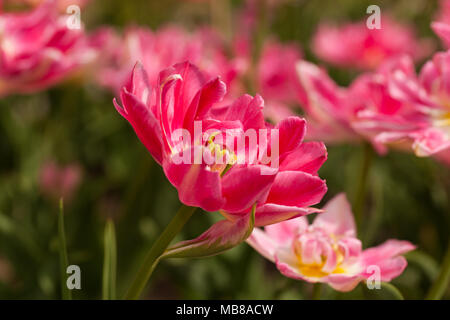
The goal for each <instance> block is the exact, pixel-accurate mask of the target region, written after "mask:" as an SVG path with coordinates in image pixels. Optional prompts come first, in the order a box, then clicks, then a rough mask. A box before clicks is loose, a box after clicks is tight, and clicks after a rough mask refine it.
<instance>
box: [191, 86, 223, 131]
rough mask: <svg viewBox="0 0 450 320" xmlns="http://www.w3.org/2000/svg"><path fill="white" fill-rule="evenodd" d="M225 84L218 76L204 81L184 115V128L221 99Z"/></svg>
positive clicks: (203, 114) (202, 115) (201, 116)
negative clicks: (206, 81)
mask: <svg viewBox="0 0 450 320" xmlns="http://www.w3.org/2000/svg"><path fill="white" fill-rule="evenodd" d="M226 90H227V89H226V85H225V83H224V82H222V81H220V79H219V78H216V79H214V80H211V81H210V82H208V83H206V84H205V85H204V86H203V87H202V88H201V89H200V90H199V91H198V92H197V94H196V95H195V97H194V99H193V100H192V102H191V105H190V106H189V108H188V110H187V112H186V115H185V117H184V128H190V127H192V126H193V122H194V120H196V119H197V118H203V117H204V116H205V115H206V113H207V112H208V111H209V110H210V109H211V107H212V106H213V105H214V104H215V103H217V102H220V101H222V99H223V97H224V95H225V93H226Z"/></svg>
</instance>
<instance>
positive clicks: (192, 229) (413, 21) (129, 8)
mask: <svg viewBox="0 0 450 320" xmlns="http://www.w3.org/2000/svg"><path fill="white" fill-rule="evenodd" d="M212 2H213V1H212ZM217 2H218V1H217ZM257 2H258V1H257ZM269 2H279V3H277V4H276V5H272V4H270V3H269ZM269 2H267V3H266V2H264V6H263V5H262V4H261V7H264V8H265V9H264V10H260V11H261V12H260V15H259V18H258V19H259V20H258V21H259V22H258V23H260V28H261V29H263V30H264V32H261V34H260V37H262V39H263V40H264V39H265V38H266V37H267V38H268V37H271V38H276V39H277V40H278V41H280V42H281V43H285V42H294V43H296V44H298V46H299V47H300V48H301V50H302V52H303V57H304V58H305V59H306V60H309V61H312V62H315V63H318V64H320V65H323V66H326V67H327V69H328V70H329V72H330V75H331V76H332V78H333V79H334V80H335V81H336V82H337V83H338V84H341V85H347V84H348V83H349V82H350V81H351V79H353V78H354V77H355V75H356V74H358V71H356V70H352V69H348V68H339V67H336V66H333V65H331V64H330V65H329V64H327V63H326V62H324V61H321V60H320V59H318V58H317V56H316V55H315V54H314V53H313V50H312V48H311V40H312V37H313V35H314V33H315V31H316V30H317V27H318V25H319V24H320V23H321V22H323V21H327V22H335V23H345V22H350V21H359V20H362V19H366V18H367V16H368V15H367V14H366V8H367V7H368V6H369V5H372V4H377V5H379V6H380V8H381V10H382V13H383V14H384V13H389V14H390V15H391V16H392V17H393V18H395V19H396V20H397V21H400V22H402V23H406V24H410V25H411V26H412V28H414V29H415V32H416V35H417V37H418V38H424V39H428V40H429V41H430V42H432V43H433V45H434V46H435V48H437V49H438V48H439V46H440V44H439V41H438V40H437V38H436V37H435V36H434V34H433V32H432V30H431V29H430V23H431V21H433V19H434V16H435V14H436V11H437V9H438V2H437V1H430V0H398V1H375V0H369V1H364V0H353V1H351V0H339V1H335V0H321V1H317V0H316V1H313V0H304V1H300V0H299V1H294V0H292V1H288V0H286V1H269ZM261 3H263V1H261ZM245 5H246V4H245V1H238V0H236V1H229V5H228V6H227V7H226V8H227V10H229V11H228V12H226V11H225V12H224V11H221V10H223V7H222V9H220V5H219V8H217V4H216V8H214V5H212V4H211V3H210V2H209V1H175V0H165V1H158V0H133V1H120V0H108V1H100V0H92V1H89V2H88V3H87V4H86V5H85V6H84V7H82V9H81V20H82V22H83V23H84V24H85V27H86V30H87V31H92V30H95V29H97V28H99V27H102V26H105V25H108V26H112V27H113V28H114V29H116V30H117V32H121V30H123V29H124V28H126V27H128V26H130V25H136V26H144V27H147V28H151V29H153V30H158V28H161V27H162V26H165V25H167V24H170V25H177V26H181V27H182V28H185V29H187V30H195V29H196V28H197V27H199V26H205V25H210V26H213V27H214V28H216V29H218V30H219V31H220V32H223V33H228V36H231V37H232V35H233V34H239V33H240V32H244V31H245V30H242V29H241V28H244V26H243V25H242V24H240V23H239V22H238V19H239V17H240V13H241V12H243V10H244V9H245ZM12 7H13V9H14V10H15V9H17V10H22V8H23V7H21V6H12ZM224 15H226V16H225V17H224ZM260 40H261V39H260ZM420 66H421V61H419V62H418V63H417V68H419V67H420ZM91 78H92V77H91ZM251 88H252V86H249V89H248V90H249V93H251V94H254V93H256V92H252V91H251V90H252V89H251ZM114 96H117V94H115V93H113V92H111V90H108V89H105V88H104V87H102V86H99V85H97V84H96V83H95V82H94V81H81V80H80V79H78V78H77V79H71V80H70V81H65V82H63V83H59V84H58V85H56V86H53V87H52V88H50V89H47V90H44V91H40V92H36V93H33V94H12V95H8V96H6V97H2V98H0V154H1V157H0V298H1V299H59V298H61V292H60V291H61V290H60V274H59V270H60V269H59V268H60V267H59V251H58V211H59V208H58V200H59V198H60V197H64V206H65V230H66V237H67V250H68V259H69V263H70V264H76V265H79V266H80V268H81V273H82V281H81V287H82V289H81V290H73V291H72V293H73V296H74V298H75V299H97V298H101V294H102V293H101V292H102V274H103V255H104V253H103V242H104V230H105V224H106V221H107V219H112V221H114V224H115V228H116V236H117V257H118V266H117V296H118V297H120V296H122V295H123V293H124V292H125V290H126V288H127V286H128V285H129V284H130V282H131V280H132V278H133V276H134V274H135V273H134V271H136V270H137V268H138V267H139V266H140V264H141V262H142V259H143V257H144V256H145V254H146V252H147V251H148V249H149V248H150V246H151V244H152V242H153V241H154V240H155V239H156V237H157V236H158V235H159V233H160V232H161V231H162V229H163V227H164V226H165V225H166V224H167V223H168V222H169V221H170V219H171V218H172V217H173V215H174V214H175V212H176V210H177V209H178V208H179V206H180V202H179V200H178V197H177V193H176V190H175V189H174V188H173V187H172V186H171V185H170V183H169V182H168V181H167V179H166V178H165V176H164V174H163V172H162V169H161V168H160V166H159V165H157V164H156V163H155V162H154V160H153V159H152V157H151V156H150V155H149V153H148V152H147V150H146V149H145V147H144V146H143V145H142V144H141V143H140V142H139V140H138V139H137V138H136V135H135V133H134V131H133V130H132V128H131V126H130V125H129V124H128V122H127V121H125V120H124V119H123V118H122V117H121V116H120V115H119V114H118V113H117V111H116V110H115V109H114V106H113V104H112V99H113V97H114ZM328 152H329V158H328V161H327V162H326V163H325V164H324V166H323V167H322V169H321V170H320V176H321V177H322V178H324V179H326V180H327V185H328V188H329V191H328V193H327V195H326V196H325V197H324V199H323V201H322V203H321V204H319V205H318V207H321V206H322V205H323V203H325V202H326V201H327V200H329V199H330V198H331V197H332V196H334V195H336V194H337V193H339V192H343V191H344V192H347V194H348V195H349V198H351V199H352V198H353V196H354V194H355V192H356V191H357V190H355V189H356V186H357V183H356V181H357V180H358V172H359V171H360V170H359V168H360V165H361V159H362V156H363V153H364V148H363V146H361V145H358V144H355V145H339V146H328ZM367 190H368V191H367V192H368V196H367V206H366V207H365V208H364V213H363V222H362V227H361V229H360V230H359V231H360V234H361V238H362V241H363V245H364V247H370V246H373V245H377V244H379V243H381V242H383V241H385V240H386V239H389V238H396V239H404V240H409V241H411V242H412V243H414V244H416V245H417V246H418V249H417V250H416V251H415V252H412V253H410V254H408V255H407V258H408V261H409V266H408V268H407V269H406V270H405V272H404V273H403V274H402V275H401V276H400V277H398V278H397V279H395V280H394V281H393V284H394V285H396V286H397V287H398V288H399V289H400V290H401V291H402V293H403V294H404V296H405V298H409V299H422V298H423V297H424V295H425V293H426V291H427V290H428V289H429V287H430V285H431V283H432V280H433V279H435V277H436V275H437V273H438V267H439V264H440V263H441V261H442V258H443V255H444V252H445V250H446V246H447V242H448V238H449V230H450V204H449V195H450V172H449V169H448V167H445V166H444V165H442V164H440V163H438V162H436V161H435V160H434V159H431V158H417V157H416V156H414V155H413V154H409V153H403V152H397V151H391V152H389V153H388V154H387V155H386V156H375V157H374V158H373V163H372V167H371V170H370V172H369V178H368V188H367ZM219 218H220V215H219V214H217V213H206V212H201V211H200V210H198V211H197V212H196V213H195V215H194V217H193V218H192V219H191V220H190V221H189V223H188V224H187V225H186V227H185V228H184V230H183V232H182V234H181V235H180V236H179V239H177V240H182V239H191V238H194V237H196V236H197V235H199V234H200V233H201V232H203V231H204V230H206V229H207V228H208V227H209V226H210V225H211V223H212V222H213V221H217V220H218V219H219ZM311 291H312V285H311V284H308V283H305V282H301V281H295V280H292V279H288V278H286V277H284V276H282V275H281V274H280V273H279V272H278V271H277V270H276V268H275V266H274V265H273V264H272V263H270V262H268V261H266V260H265V259H264V258H263V257H261V256H260V255H259V254H258V253H256V252H255V251H254V250H253V249H251V248H250V247H249V246H248V245H247V244H245V243H243V244H241V245H239V246H238V247H236V248H234V249H232V250H230V251H228V252H226V253H224V254H221V255H219V256H215V257H211V258H204V259H201V260H195V259H194V260H189V259H183V260H181V259H180V260H177V259H171V260H166V261H163V262H162V263H161V264H160V266H159V267H158V268H157V270H156V272H155V274H154V276H153V278H152V280H151V283H150V285H149V286H148V289H147V290H146V293H145V298H149V299H305V298H310V295H311ZM375 291H376V290H372V291H370V292H369V291H367V290H365V289H364V288H363V286H362V285H359V286H358V287H357V288H356V289H355V290H354V291H352V292H349V293H337V292H334V291H332V290H331V289H329V288H328V287H327V288H324V292H323V298H330V299H366V298H367V299H378V298H385V296H384V294H385V293H383V292H375ZM444 298H447V299H448V298H450V292H449V291H447V292H446V294H445V296H444Z"/></svg>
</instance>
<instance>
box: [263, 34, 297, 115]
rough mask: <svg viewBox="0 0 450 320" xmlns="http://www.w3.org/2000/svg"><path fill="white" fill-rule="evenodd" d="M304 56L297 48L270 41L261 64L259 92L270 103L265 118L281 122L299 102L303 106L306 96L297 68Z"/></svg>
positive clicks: (291, 113)
mask: <svg viewBox="0 0 450 320" xmlns="http://www.w3.org/2000/svg"><path fill="white" fill-rule="evenodd" d="M301 57H302V53H301V51H300V49H299V48H298V47H297V46H296V45H295V44H281V43H279V42H277V41H275V40H270V41H267V42H266V43H265V44H264V47H263V49H262V52H261V57H260V60H259V62H258V67H257V68H258V70H257V83H258V90H259V92H261V94H262V96H263V97H264V98H265V100H266V102H267V106H268V108H267V110H265V113H266V116H268V117H269V118H271V119H272V120H274V121H275V122H277V123H278V122H279V121H281V120H282V119H284V118H286V115H293V114H294V113H293V112H292V111H291V112H289V110H290V109H291V108H290V107H291V106H292V105H293V104H295V103H296V102H297V101H301V102H303V103H304V101H305V92H304V91H303V88H302V86H301V85H300V81H299V79H298V77H297V73H296V72H295V65H296V63H297V62H298V61H300V59H301Z"/></svg>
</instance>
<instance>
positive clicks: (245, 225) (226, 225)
mask: <svg viewBox="0 0 450 320" xmlns="http://www.w3.org/2000/svg"><path fill="white" fill-rule="evenodd" d="M254 223H255V207H253V209H252V210H251V212H249V213H248V214H247V215H245V216H244V217H242V218H241V219H239V220H236V221H229V220H221V221H219V222H217V223H215V224H214V225H213V226H212V227H211V228H209V229H208V230H207V231H206V232H204V233H203V234H201V235H200V236H199V237H198V238H196V239H193V240H187V241H182V242H180V243H178V244H175V245H174V246H172V247H170V248H169V249H167V251H166V252H165V253H164V254H163V258H200V257H209V256H213V255H216V254H219V253H222V252H224V251H226V250H228V249H231V248H233V247H235V246H237V245H238V244H240V243H242V242H243V241H245V240H246V239H247V238H248V237H249V236H250V235H251V233H252V231H253V227H254Z"/></svg>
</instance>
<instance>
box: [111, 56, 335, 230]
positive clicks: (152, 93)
mask: <svg viewBox="0 0 450 320" xmlns="http://www.w3.org/2000/svg"><path fill="white" fill-rule="evenodd" d="M157 83H158V84H157V86H156V87H155V88H153V90H152V88H151V87H150V84H149V81H148V79H147V73H146V71H145V70H144V68H143V66H142V65H141V64H137V66H136V67H135V69H134V72H133V75H132V78H131V81H130V83H129V84H128V85H127V86H126V87H124V88H123V89H122V91H121V100H122V104H123V107H121V106H119V105H118V104H117V103H116V102H115V105H116V108H117V110H118V111H119V113H120V114H121V115H122V116H123V117H125V118H126V119H127V120H128V121H129V122H130V124H131V125H132V126H133V128H134V129H135V131H136V133H137V135H138V137H139V138H140V139H141V141H142V142H143V143H144V145H145V146H146V147H147V149H148V150H149V151H150V153H151V154H152V156H153V158H154V159H155V160H156V161H157V162H158V163H159V164H161V165H162V166H163V169H164V172H165V174H166V176H167V178H168V179H169V181H170V182H171V183H172V184H173V185H174V186H175V187H176V188H177V189H178V194H179V198H180V200H181V201H182V202H183V203H185V204H187V205H190V206H197V207H201V208H203V209H204V210H206V211H216V210H219V209H221V210H223V212H224V215H225V216H227V217H229V218H230V220H233V218H234V217H237V216H241V215H244V214H247V213H248V212H249V211H250V208H251V207H252V206H253V205H254V204H255V203H259V204H261V206H262V207H264V206H263V205H262V204H263V203H270V204H273V206H275V207H276V208H274V209H271V210H269V208H266V207H264V208H261V210H265V212H264V213H262V214H261V217H264V218H263V220H264V221H268V222H269V223H270V221H276V220H278V219H279V218H277V217H276V216H275V215H276V214H275V213H276V212H282V214H283V216H287V215H289V216H293V215H300V214H306V213H309V211H308V210H309V209H306V207H308V206H310V205H313V204H315V203H317V202H319V201H320V199H321V197H322V196H323V194H324V192H325V191H326V186H325V183H324V181H322V180H321V179H320V178H318V177H317V175H316V173H317V170H318V168H319V167H320V165H321V164H322V163H323V161H324V160H325V158H326V152H325V147H324V146H323V145H322V144H317V143H316V144H304V145H302V139H303V135H304V131H305V122H304V120H301V119H299V118H290V119H286V121H284V122H282V123H281V124H279V126H278V127H277V128H275V129H277V130H274V132H275V131H277V133H278V131H279V135H280V139H279V140H280V145H271V144H270V143H266V145H265V146H263V145H251V146H249V147H248V148H246V149H242V148H241V149H239V148H237V145H234V146H230V145H229V143H228V141H227V140H223V142H222V143H221V142H217V143H216V140H215V139H216V138H217V137H218V136H220V135H223V136H225V135H226V130H227V129H232V130H234V131H233V132H234V134H235V135H236V136H238V137H243V136H244V134H245V132H247V131H249V130H255V131H260V130H262V131H264V130H265V133H264V135H269V136H270V135H271V134H272V131H271V129H270V128H269V127H267V126H266V124H265V122H264V118H263V115H262V108H263V103H264V101H263V100H262V98H261V97H260V96H255V97H251V96H248V95H244V96H242V97H240V98H239V99H237V100H236V101H235V102H233V103H232V104H231V105H230V106H226V107H222V106H220V107H217V103H219V102H220V101H221V100H222V98H223V97H224V95H225V93H226V86H225V84H224V83H223V82H222V81H221V80H219V79H218V78H215V79H212V80H209V81H205V77H204V76H203V74H202V73H201V72H200V71H199V70H198V69H197V68H196V67H195V66H194V65H192V64H190V63H180V64H176V65H174V66H173V67H171V68H168V69H166V70H164V71H162V72H161V73H160V76H159V79H158V82H157ZM194 121H195V123H194ZM196 125H200V126H201V130H202V131H201V132H196ZM176 129H184V130H186V132H187V133H188V134H189V135H190V137H193V139H192V143H191V141H189V143H188V144H186V141H185V139H184V138H182V139H181V140H180V137H175V136H176V135H175V131H176ZM262 131H261V132H262ZM174 137H175V138H174ZM258 140H261V138H258ZM277 142H278V141H277ZM217 148H218V149H217ZM275 148H279V158H276V159H272V160H271V161H272V163H270V164H268V163H263V162H262V161H261V159H260V155H261V154H263V153H262V152H261V151H267V150H268V149H270V150H275ZM211 150H212V151H211ZM267 153H268V152H266V154H267ZM196 154H197V155H198V154H200V155H202V154H203V156H205V155H206V156H207V157H209V156H211V155H216V154H222V155H223V156H224V157H225V158H226V159H225V160H226V161H225V163H217V159H216V160H214V161H212V162H210V163H209V164H208V162H207V161H200V162H201V163H192V162H193V161H192V160H193V159H196V158H195V157H196ZM186 155H187V156H188V159H189V160H190V162H189V163H184V162H183V163H179V162H180V161H178V159H180V158H183V157H185V156H186ZM294 155H295V156H294ZM271 156H272V155H271ZM242 157H244V158H245V161H244V162H243V163H242V162H241V163H239V162H238V163H236V159H241V158H242ZM183 159H184V158H183ZM194 162H195V160H194ZM273 162H279V168H278V167H274V166H273ZM230 167H231V169H229V168H230ZM228 169H229V170H228ZM278 171H280V172H279V173H278V174H276V173H277V172H278ZM295 190H298V191H299V192H297V193H298V194H296V195H292V196H290V197H289V199H285V200H283V199H282V197H283V194H285V195H286V194H288V192H292V193H296V192H295ZM300 191H301V192H300ZM277 206H279V207H277ZM294 207H301V209H297V210H296V211H297V212H295V213H294V212H292V210H293V209H292V208H294ZM287 209H289V212H284V211H287ZM258 215H259V214H258V213H257V218H256V219H257V220H258ZM268 217H270V218H268Z"/></svg>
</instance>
